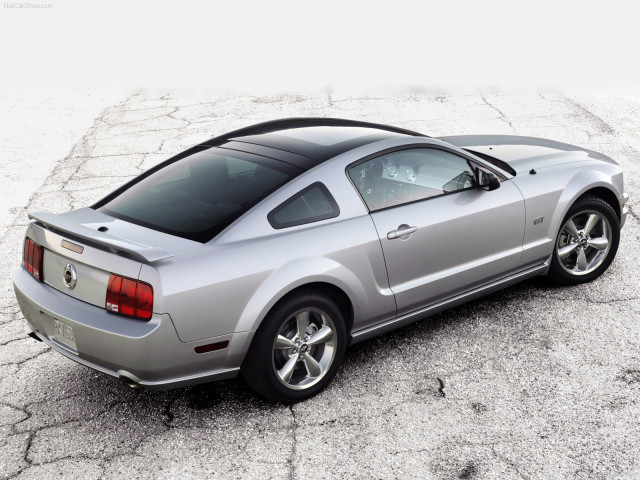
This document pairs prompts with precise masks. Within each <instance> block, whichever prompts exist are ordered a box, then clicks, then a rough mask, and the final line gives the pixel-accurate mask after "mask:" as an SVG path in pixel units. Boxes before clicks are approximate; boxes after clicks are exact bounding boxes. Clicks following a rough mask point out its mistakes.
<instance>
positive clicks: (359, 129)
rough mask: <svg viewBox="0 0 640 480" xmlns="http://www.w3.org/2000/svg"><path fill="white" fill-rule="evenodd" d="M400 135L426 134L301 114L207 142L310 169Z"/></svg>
mask: <svg viewBox="0 0 640 480" xmlns="http://www.w3.org/2000/svg"><path fill="white" fill-rule="evenodd" d="M399 136H412V137H416V136H419V137H424V136H425V135H423V134H421V133H418V132H413V131H411V130H406V129H403V128H397V127H391V126H388V125H381V124H377V123H369V122H360V121H356V120H345V119H341V118H315V117H301V118H285V119H282V120H273V121H269V122H264V123H259V124H257V125H252V126H249V127H245V128H241V129H239V130H234V131H233V132H229V133H225V134H224V135H220V136H218V137H215V138H212V139H211V140H209V141H207V142H205V144H206V145H210V146H219V147H225V148H231V149H236V150H246V151H250V152H253V153H257V154H261V155H264V156H271V157H273V158H277V159H280V160H282V161H284V162H286V163H293V164H296V165H298V166H301V167H302V168H305V169H307V168H311V167H313V166H315V165H317V164H319V163H321V162H324V161H326V160H328V159H330V158H332V157H335V156H336V155H340V154H341V153H344V152H347V151H349V150H352V149H354V148H357V147H360V146H362V145H366V144H369V143H373V142H377V141H379V140H385V139H388V138H397V137H399Z"/></svg>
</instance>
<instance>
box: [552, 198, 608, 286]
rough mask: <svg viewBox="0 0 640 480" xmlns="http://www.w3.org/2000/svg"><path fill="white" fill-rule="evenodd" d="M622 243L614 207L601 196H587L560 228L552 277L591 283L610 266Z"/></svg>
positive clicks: (575, 282)
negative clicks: (619, 244) (619, 243)
mask: <svg viewBox="0 0 640 480" xmlns="http://www.w3.org/2000/svg"><path fill="white" fill-rule="evenodd" d="M619 240H620V227H619V221H618V217H617V215H616V214H615V212H614V211H613V209H612V208H611V206H610V205H609V204H607V203H606V202H605V201H603V200H602V199H600V198H598V197H593V196H584V197H582V198H580V199H578V201H576V203H575V204H574V205H573V206H572V207H571V208H570V209H569V212H568V213H567V215H566V216H565V218H564V221H563V223H562V226H561V227H560V231H559V232H558V236H557V237H556V244H555V252H554V256H553V261H552V264H551V269H550V271H549V275H550V276H551V277H552V278H554V279H555V280H557V281H559V282H561V283H568V284H577V283H583V282H588V281H591V280H593V279H594V278H596V277H598V276H599V275H600V274H602V273H603V272H604V271H605V270H606V269H607V268H608V267H609V264H610V263H611V261H612V260H613V257H614V256H615V253H616V251H617V249H618V242H619Z"/></svg>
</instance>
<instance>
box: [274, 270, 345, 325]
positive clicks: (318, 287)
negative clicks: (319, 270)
mask: <svg viewBox="0 0 640 480" xmlns="http://www.w3.org/2000/svg"><path fill="white" fill-rule="evenodd" d="M301 291H315V292H318V293H320V294H323V295H326V296H327V297H329V298H330V299H331V300H333V301H334V302H335V303H336V305H337V306H338V308H339V309H340V311H341V313H342V316H343V317H344V321H345V327H346V330H347V334H349V333H351V329H352V328H353V318H354V312H353V302H352V301H351V298H349V295H347V293H346V292H345V291H344V290H343V289H341V288H340V287H338V286H336V285H334V284H331V283H328V282H311V283H305V284H303V285H299V286H297V287H296V288H294V289H292V290H289V291H288V292H286V293H284V294H283V295H282V296H281V297H280V298H279V299H278V301H276V303H275V304H274V305H273V306H272V307H271V308H270V309H269V311H271V310H273V309H274V308H276V307H277V306H278V305H279V304H280V303H282V302H284V301H285V300H286V299H288V298H289V297H291V296H293V295H296V294H297V293H299V292H301ZM267 315H268V313H267Z"/></svg>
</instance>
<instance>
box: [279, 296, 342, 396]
mask: <svg viewBox="0 0 640 480" xmlns="http://www.w3.org/2000/svg"><path fill="white" fill-rule="evenodd" d="M335 329H336V327H335V325H334V323H333V320H332V319H331V317H330V316H329V314H327V313H326V312H323V311H322V310H319V309H317V308H304V309H302V310H300V311H298V312H296V313H294V314H293V315H292V316H291V317H290V318H288V319H286V320H285V321H284V322H283V323H282V326H281V327H280V330H279V332H278V336H277V337H276V339H275V340H274V342H273V358H272V360H273V369H274V371H275V373H276V375H277V377H278V379H279V380H280V381H281V382H282V383H283V385H285V386H286V387H288V388H292V389H303V388H308V387H310V386H311V385H314V384H315V383H317V382H318V381H320V379H322V377H323V376H324V375H325V374H326V373H327V370H328V368H329V367H330V366H331V363H332V362H333V359H334V358H335V354H336V348H335V347H336V335H335V334H334V332H335Z"/></svg>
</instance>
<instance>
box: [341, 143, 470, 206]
mask: <svg viewBox="0 0 640 480" xmlns="http://www.w3.org/2000/svg"><path fill="white" fill-rule="evenodd" d="M349 177H350V178H351V180H352V182H353V184H354V185H355V186H356V188H357V189H358V191H359V192H360V195H361V196H362V198H363V200H364V201H365V203H366V204H367V207H368V208H369V210H380V209H382V208H389V207H393V206H396V205H401V204H403V203H409V202H415V201H418V200H423V199H425V198H430V197H435V196H438V195H444V194H446V193H451V192H456V191H459V190H464V189H467V188H471V187H474V186H475V185H476V181H475V177H474V175H473V170H472V168H471V166H470V165H469V162H467V160H465V159H464V158H462V157H459V156H457V155H454V154H452V153H449V152H446V151H444V150H439V149H434V148H417V149H409V150H400V151H396V152H391V153H388V154H386V155H381V156H379V157H375V158H372V159H370V160H367V161H366V162H363V163H360V164H358V165H356V166H354V167H352V168H350V169H349Z"/></svg>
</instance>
